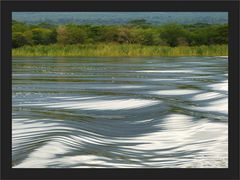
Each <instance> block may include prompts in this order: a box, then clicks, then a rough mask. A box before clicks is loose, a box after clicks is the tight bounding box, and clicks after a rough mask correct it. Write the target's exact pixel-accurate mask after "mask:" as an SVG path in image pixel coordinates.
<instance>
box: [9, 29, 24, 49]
mask: <svg viewBox="0 0 240 180" xmlns="http://www.w3.org/2000/svg"><path fill="white" fill-rule="evenodd" d="M27 42H28V41H27V38H26V37H25V36H24V34H23V33H21V32H13V34H12V47H13V48H18V47H21V46H24V45H25V44H27Z"/></svg>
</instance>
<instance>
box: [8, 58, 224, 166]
mask: <svg viewBox="0 0 240 180" xmlns="http://www.w3.org/2000/svg"><path fill="white" fill-rule="evenodd" d="M227 69H228V60H227V59H226V58H221V57H171V58H170V57H165V58H163V57H161V58H160V57H151V58H80V57H74V58H53V57H34V58H14V59H13V66H12V71H13V74H12V79H13V80H12V84H13V87H12V89H13V92H12V96H13V98H12V102H13V107H12V108H13V114H12V117H13V120H12V165H13V167H14V168H29V167H30V168H226V167H228V70H227Z"/></svg>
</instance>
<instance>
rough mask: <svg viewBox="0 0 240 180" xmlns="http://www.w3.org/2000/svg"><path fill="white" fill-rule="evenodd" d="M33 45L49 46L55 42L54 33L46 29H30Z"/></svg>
mask: <svg viewBox="0 0 240 180" xmlns="http://www.w3.org/2000/svg"><path fill="white" fill-rule="evenodd" d="M32 42H33V44H51V43H55V42H56V32H55V31H52V30H50V29H46V28H34V29H32Z"/></svg>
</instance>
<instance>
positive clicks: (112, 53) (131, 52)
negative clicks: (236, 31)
mask: <svg viewBox="0 0 240 180" xmlns="http://www.w3.org/2000/svg"><path fill="white" fill-rule="evenodd" d="M227 55H228V46H227V45H210V46H206V45H202V46H178V47H169V46H144V45H139V44H87V45H76V44H74V45H59V44H52V45H36V46H23V47H20V48H16V49H13V50H12V56H13V57H24V56H25V57H26V56H29V57H30V56H57V57H60V56H62V57H71V56H85V57H120V56H124V57H147V56H227Z"/></svg>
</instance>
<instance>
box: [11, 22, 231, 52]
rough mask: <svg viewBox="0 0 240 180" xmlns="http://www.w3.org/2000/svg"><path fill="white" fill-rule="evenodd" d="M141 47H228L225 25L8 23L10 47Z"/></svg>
mask: <svg viewBox="0 0 240 180" xmlns="http://www.w3.org/2000/svg"><path fill="white" fill-rule="evenodd" d="M93 43H117V44H141V45H147V46H151V45H160V46H161V45H162V46H171V47H176V46H200V45H215V44H227V43H228V25H227V24H203V23H197V24H187V25H182V24H177V23H170V24H164V25H159V26H157V25H152V24H150V23H148V22H147V21H146V20H144V19H137V20H132V21H130V22H128V23H127V24H124V25H89V24H84V25H78V24H64V25H54V24H49V23H40V24H35V25H34V24H27V23H23V22H18V21H15V20H14V21H13V22H12V47H13V48H18V47H21V46H25V45H30V46H34V45H48V44H64V45H67V44H93Z"/></svg>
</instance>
